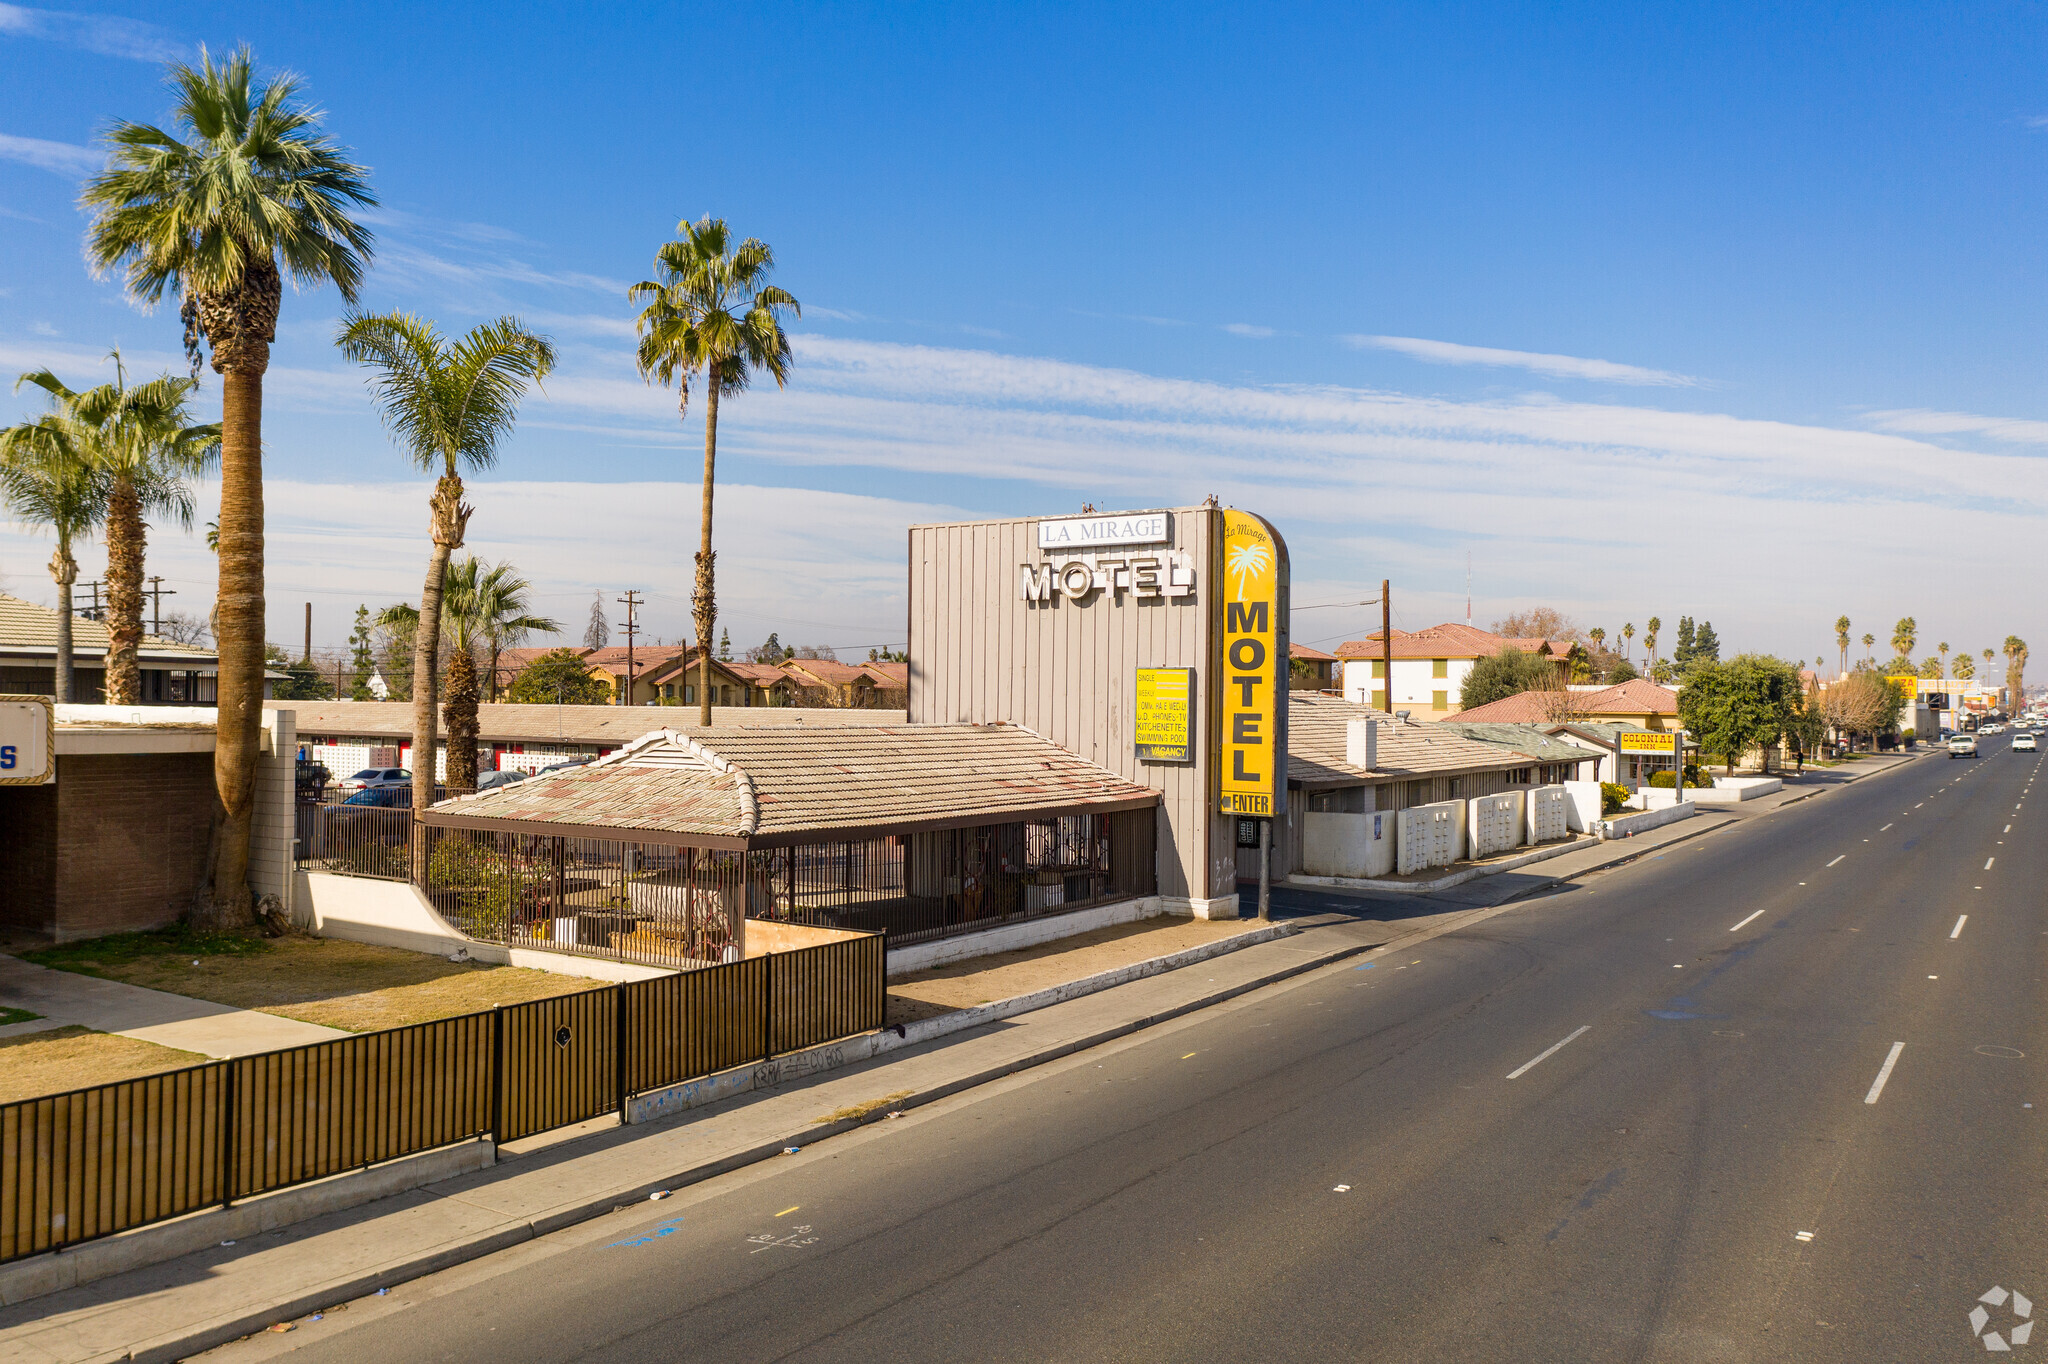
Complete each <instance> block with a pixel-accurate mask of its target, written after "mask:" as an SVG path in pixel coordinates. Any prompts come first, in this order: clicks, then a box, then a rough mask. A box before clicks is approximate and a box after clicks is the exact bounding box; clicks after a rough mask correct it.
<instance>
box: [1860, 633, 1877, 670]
mask: <svg viewBox="0 0 2048 1364" xmlns="http://www.w3.org/2000/svg"><path fill="white" fill-rule="evenodd" d="M1876 643H1877V636H1876V635H1871V634H1866V635H1864V636H1863V661H1864V662H1866V663H1869V662H1872V661H1873V660H1874V659H1875V658H1876V655H1875V654H1873V653H1871V652H1870V650H1871V646H1872V645H1874V644H1876Z"/></svg>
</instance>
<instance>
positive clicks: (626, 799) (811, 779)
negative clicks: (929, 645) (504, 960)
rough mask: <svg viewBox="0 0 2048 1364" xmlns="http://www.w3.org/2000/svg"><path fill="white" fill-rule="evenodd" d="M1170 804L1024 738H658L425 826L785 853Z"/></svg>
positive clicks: (998, 731) (983, 734)
mask: <svg viewBox="0 0 2048 1364" xmlns="http://www.w3.org/2000/svg"><path fill="white" fill-rule="evenodd" d="M1158 802H1159V792H1158V791H1156V790H1154V789H1152V788H1151V787H1149V786H1141V785H1139V784H1137V783H1136V782H1133V781H1130V780H1129V779H1127V778H1125V777H1121V776H1119V775H1117V774H1116V773H1114V772H1111V771H1109V770H1108V769H1106V768H1101V767H1097V766H1096V765H1095V764H1093V763H1090V762H1088V761H1086V760H1085V759H1082V758H1078V757H1076V756H1074V755H1073V754H1071V753H1069V752H1067V751H1066V750H1065V749H1063V748H1060V747H1059V746H1058V745H1056V744H1053V743H1050V742H1048V741H1047V740H1045V739H1042V738H1040V737H1039V736H1038V735H1036V734H1033V733H1032V732H1031V731H1030V730H1027V729H1023V728H1020V727H1019V726H1016V725H1000V724H999V725H915V726H912V725H877V726H847V727H842V728H836V729H829V728H824V727H818V728H804V729H801V730H800V729H798V728H796V727H794V726H775V727H763V728H756V727H752V726H747V727H731V728H725V729H708V730H699V731H697V732H696V733H694V734H684V733H681V732H678V731H675V730H658V731H656V732H654V733H652V734H646V735H643V736H641V737H640V738H639V739H636V740H635V741H633V742H632V743H630V744H628V745H626V746H625V747H623V748H621V749H619V750H618V751H616V752H614V753H611V754H609V755H607V756H606V757H604V758H601V759H599V760H598V761H597V762H594V763H591V764H589V765H588V766H585V767H578V768H572V769H569V770H568V771H565V772H562V773H558V774H554V775H550V776H546V777H536V778H531V779H529V780H527V781H523V782H518V783H515V784H513V785H510V786H502V787H499V788H497V789H496V790H492V791H486V792H483V793H482V794H480V795H475V796H465V797H461V798H459V799H456V800H451V801H443V802H441V803H440V804H438V805H435V806H433V807H432V808H431V809H429V810H428V811H426V812H424V814H423V815H422V819H423V820H425V822H427V823H429V824H436V825H441V826H444V827H451V828H475V829H502V830H504V831H508V832H519V833H536V832H541V831H543V830H545V831H547V832H552V833H556V834H569V833H574V834H576V835H577V836H581V837H599V838H613V839H617V840H620V841H634V842H644V843H651V844H667V845H672V846H690V847H713V848H772V847H786V846H789V845H791V844H799V843H818V842H824V841H828V840H849V839H855V838H864V837H870V836H874V835H878V834H888V835H902V834H907V833H911V832H917V831H933V830H941V829H950V828H959V827H963V826H967V825H975V824H993V823H1006V822H1021V821H1028V820H1043V819H1052V818H1058V817H1061V816H1064V815H1073V814H1084V813H1087V814H1112V813H1117V812H1122V811H1130V810H1142V809H1149V808H1151V807H1152V806H1154V805H1156V804H1157V803H1158Z"/></svg>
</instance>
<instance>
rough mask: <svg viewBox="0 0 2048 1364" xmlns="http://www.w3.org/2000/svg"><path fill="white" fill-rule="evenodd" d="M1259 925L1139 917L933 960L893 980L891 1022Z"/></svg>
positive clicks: (1059, 980) (1162, 953) (1176, 949)
mask: <svg viewBox="0 0 2048 1364" xmlns="http://www.w3.org/2000/svg"><path fill="white" fill-rule="evenodd" d="M1260 927H1262V925H1261V924H1259V923H1258V922H1257V921H1256V920H1248V919H1182V918H1157V919H1141V920H1139V921H1138V922H1137V923H1130V924H1116V925H1114V926H1112V927H1109V928H1098V929H1095V930H1093V931H1092V932H1088V933H1078V934H1076V935H1075V936H1073V937H1071V938H1061V939H1059V940H1058V941H1057V942H1049V943H1041V944H1039V945H1038V946H1036V947H1024V948H1019V949H1018V950H1016V951H1014V952H998V953H996V954H994V955H992V956H986V957H972V958H969V959H968V960H966V961H962V962H955V963H953V964H952V965H950V966H934V967H932V968H931V969H930V970H928V971H916V972H912V973H911V974H909V975H907V976H902V977H900V978H897V979H893V980H891V981H890V982H889V1006H888V1013H887V1015H886V1022H887V1023H890V1024H896V1023H915V1022H917V1021H918V1020H920V1019H925V1018H935V1017H937V1016H938V1015H940V1014H944V1013H951V1012H953V1011H954V1010H955V1009H971V1008H973V1007H974V1006H975V1005H977V1004H988V1003H991V1002H993V1001H995V1000H998V999H1012V998H1015V997H1016V996H1018V995H1028V994H1030V993H1032V992H1033V991H1035V990H1044V989H1048V988H1050V987H1052V986H1054V985H1064V984H1065V983H1066V982H1068V981H1070V980H1080V979H1082V978H1083V977H1085V976H1093V975H1099V974H1101V973H1102V972H1104V971H1114V970H1115V969H1116V968H1117V967H1119V966H1129V965H1132V964H1133V963H1135V962H1141V961H1150V960H1151V959H1152V958H1154V957H1163V956H1166V955H1167V954H1168V953H1172V952H1181V951H1185V950H1186V949H1188V948H1190V947H1200V946H1201V945H1203V944H1204V943H1212V942H1217V941H1219V940H1221V939H1223V938H1234V937H1236V936H1238V935H1239V934H1241V933H1249V932H1251V931H1253V930H1254V929H1257V928H1260Z"/></svg>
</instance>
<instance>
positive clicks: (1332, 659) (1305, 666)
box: [1287, 642, 1339, 691]
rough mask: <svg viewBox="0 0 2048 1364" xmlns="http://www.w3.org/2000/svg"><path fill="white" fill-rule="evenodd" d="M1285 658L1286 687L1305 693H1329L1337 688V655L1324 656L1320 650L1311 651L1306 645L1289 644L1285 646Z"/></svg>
mask: <svg viewBox="0 0 2048 1364" xmlns="http://www.w3.org/2000/svg"><path fill="white" fill-rule="evenodd" d="M1287 658H1288V662H1289V667H1288V670H1287V685H1288V686H1290V687H1292V688H1295V689H1296V690H1307V691H1329V690H1332V689H1334V688H1335V687H1336V686H1337V684H1338V680H1339V679H1338V663H1337V655H1335V654H1326V653H1324V652H1323V651H1322V650H1321V649H1311V648H1309V646H1308V645H1306V644H1295V643H1292V642H1290V643H1289V644H1288V646H1287Z"/></svg>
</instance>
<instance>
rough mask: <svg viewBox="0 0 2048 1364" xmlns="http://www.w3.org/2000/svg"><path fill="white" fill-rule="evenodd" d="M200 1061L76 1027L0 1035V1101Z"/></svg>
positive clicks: (201, 1058)
mask: <svg viewBox="0 0 2048 1364" xmlns="http://www.w3.org/2000/svg"><path fill="white" fill-rule="evenodd" d="M206 1059H207V1058H206V1057H204V1056H201V1055H199V1054H198V1053H197V1052H190V1051H179V1050H178V1049H177V1048H175V1047H160V1046H158V1045H157V1044H156V1043H154V1042H138V1041H136V1040H135V1039H134V1038H132V1037H117V1036H115V1035H114V1034H113V1033H110V1032H94V1031H93V1030H92V1029H91V1028H81V1027H76V1026H73V1027H69V1028H51V1029H50V1030H49V1031H47V1032H31V1033H23V1034H21V1035H20V1036H18V1037H0V1103H13V1102H14V1101H15V1100H16V1099H29V1098H34V1097H35V1096H36V1095H38V1094H62V1093H64V1092H65V1091H67V1090H73V1089H84V1088H85V1087H87V1086H88V1085H104V1084H112V1083H113V1082H114V1081H116V1080H131V1079H133V1078H135V1077H136V1076H138V1075H154V1074H156V1073H157V1072H158V1071H161V1070H183V1069H184V1068H185V1067H186V1066H196V1065H199V1064H201V1063H203V1062H204V1061H205V1060H206Z"/></svg>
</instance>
